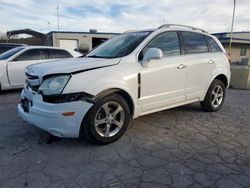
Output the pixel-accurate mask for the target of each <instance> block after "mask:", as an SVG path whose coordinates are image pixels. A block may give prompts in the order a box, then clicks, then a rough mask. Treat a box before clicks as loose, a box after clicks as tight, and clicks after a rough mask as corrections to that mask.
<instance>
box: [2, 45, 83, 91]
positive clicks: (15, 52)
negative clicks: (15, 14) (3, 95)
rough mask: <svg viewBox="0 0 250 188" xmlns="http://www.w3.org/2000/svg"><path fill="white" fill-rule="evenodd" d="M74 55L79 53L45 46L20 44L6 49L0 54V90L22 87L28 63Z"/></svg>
mask: <svg viewBox="0 0 250 188" xmlns="http://www.w3.org/2000/svg"><path fill="white" fill-rule="evenodd" d="M76 56H77V57H78V56H81V54H80V53H76V52H74V54H72V53H70V52H69V51H67V50H65V49H61V48H55V47H45V46H21V47H16V48H13V49H11V50H8V51H6V52H4V53H2V54H0V86H1V90H6V89H16V88H22V87H23V86H24V83H25V80H26V76H25V68H26V66H28V65H31V64H36V63H42V62H47V61H53V60H58V59H63V58H72V57H76ZM50 63H53V62H50ZM48 69H49V68H48Z"/></svg>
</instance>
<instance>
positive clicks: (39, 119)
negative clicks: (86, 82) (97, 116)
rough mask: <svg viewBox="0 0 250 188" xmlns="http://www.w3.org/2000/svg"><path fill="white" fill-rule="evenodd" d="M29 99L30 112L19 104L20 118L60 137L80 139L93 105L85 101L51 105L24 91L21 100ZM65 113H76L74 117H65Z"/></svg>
mask: <svg viewBox="0 0 250 188" xmlns="http://www.w3.org/2000/svg"><path fill="white" fill-rule="evenodd" d="M25 90H26V91H25ZM25 98H26V99H28V100H29V101H30V102H29V111H28V112H25V110H24V109H23V107H22V105H21V104H18V114H19V116H20V117H21V118H22V119H23V120H24V121H26V122H27V123H29V124H31V125H35V126H37V127H39V128H41V129H43V130H45V131H47V132H49V133H51V134H52V135H55V136H58V137H68V138H75V137H79V132H80V127H81V123H82V120H83V118H84V116H85V114H86V113H87V112H88V110H89V109H90V107H91V106H92V104H90V103H87V102H84V101H76V102H69V103H60V104H51V103H46V102H44V101H43V99H42V96H41V95H39V94H37V93H31V91H28V90H27V89H24V90H23V91H22V94H21V99H25ZM64 112H75V114H74V115H73V116H64V115H63V114H62V113H64Z"/></svg>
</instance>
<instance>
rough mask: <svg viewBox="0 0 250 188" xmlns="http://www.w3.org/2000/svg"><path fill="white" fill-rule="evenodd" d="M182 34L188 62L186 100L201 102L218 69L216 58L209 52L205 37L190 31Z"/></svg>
mask: <svg viewBox="0 0 250 188" xmlns="http://www.w3.org/2000/svg"><path fill="white" fill-rule="evenodd" d="M181 33H182V41H183V45H184V49H185V50H184V51H185V59H186V62H187V78H186V99H187V100H199V99H200V97H201V96H203V94H204V92H205V89H206V86H207V83H208V82H209V81H210V80H211V78H212V75H213V71H214V70H215V69H216V64H215V57H214V56H213V54H212V53H210V52H209V48H208V45H207V42H206V39H205V35H203V34H200V33H196V32H188V31H183V32H181Z"/></svg>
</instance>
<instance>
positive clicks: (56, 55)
mask: <svg viewBox="0 0 250 188" xmlns="http://www.w3.org/2000/svg"><path fill="white" fill-rule="evenodd" d="M48 53H49V59H61V58H70V57H72V55H71V54H70V53H69V52H67V51H66V50H54V49H48Z"/></svg>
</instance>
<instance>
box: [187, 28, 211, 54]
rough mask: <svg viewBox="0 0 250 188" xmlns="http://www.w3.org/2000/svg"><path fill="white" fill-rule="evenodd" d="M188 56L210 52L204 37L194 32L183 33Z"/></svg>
mask: <svg viewBox="0 0 250 188" xmlns="http://www.w3.org/2000/svg"><path fill="white" fill-rule="evenodd" d="M182 35H183V39H184V45H185V49H186V54H195V53H205V52H208V47H207V43H206V41H205V38H204V36H203V35H201V34H198V33H193V32H182Z"/></svg>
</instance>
